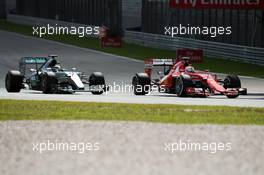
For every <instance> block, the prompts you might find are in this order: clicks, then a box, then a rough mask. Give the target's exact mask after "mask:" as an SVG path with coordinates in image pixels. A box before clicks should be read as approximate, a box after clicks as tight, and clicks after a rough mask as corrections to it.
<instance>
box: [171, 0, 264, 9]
mask: <svg viewBox="0 0 264 175" xmlns="http://www.w3.org/2000/svg"><path fill="white" fill-rule="evenodd" d="M170 7H171V8H179V9H264V1H263V0H170Z"/></svg>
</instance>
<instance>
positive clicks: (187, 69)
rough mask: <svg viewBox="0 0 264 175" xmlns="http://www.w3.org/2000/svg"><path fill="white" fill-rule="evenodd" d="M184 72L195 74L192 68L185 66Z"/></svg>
mask: <svg viewBox="0 0 264 175" xmlns="http://www.w3.org/2000/svg"><path fill="white" fill-rule="evenodd" d="M185 72H186V73H194V72H195V70H194V67H192V66H187V67H186V68H185Z"/></svg>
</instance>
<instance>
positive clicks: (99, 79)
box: [89, 72, 105, 95]
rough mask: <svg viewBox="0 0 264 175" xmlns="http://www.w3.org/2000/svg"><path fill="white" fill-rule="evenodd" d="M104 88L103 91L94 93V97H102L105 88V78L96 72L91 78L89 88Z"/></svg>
mask: <svg viewBox="0 0 264 175" xmlns="http://www.w3.org/2000/svg"><path fill="white" fill-rule="evenodd" d="M98 85H99V86H102V89H101V90H99V91H92V94H93V95H101V94H103V93H104V89H103V88H105V78H104V75H103V74H102V73H101V72H94V73H92V74H91V76H90V77H89V86H98Z"/></svg>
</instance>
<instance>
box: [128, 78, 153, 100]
mask: <svg viewBox="0 0 264 175" xmlns="http://www.w3.org/2000/svg"><path fill="white" fill-rule="evenodd" d="M132 85H133V91H134V94H135V95H146V94H148V93H149V91H150V88H151V80H150V78H149V76H148V74H146V73H137V74H136V75H135V76H134V77H133V79H132Z"/></svg>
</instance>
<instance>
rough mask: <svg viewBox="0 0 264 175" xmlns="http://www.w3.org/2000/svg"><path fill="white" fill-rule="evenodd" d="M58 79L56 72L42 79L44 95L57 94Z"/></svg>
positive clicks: (45, 75)
mask: <svg viewBox="0 0 264 175" xmlns="http://www.w3.org/2000/svg"><path fill="white" fill-rule="evenodd" d="M56 87H57V78H56V75H55V73H54V72H46V73H44V75H43V76H42V79H41V90H42V92H43V93H44V94H53V93H55V92H56Z"/></svg>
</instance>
